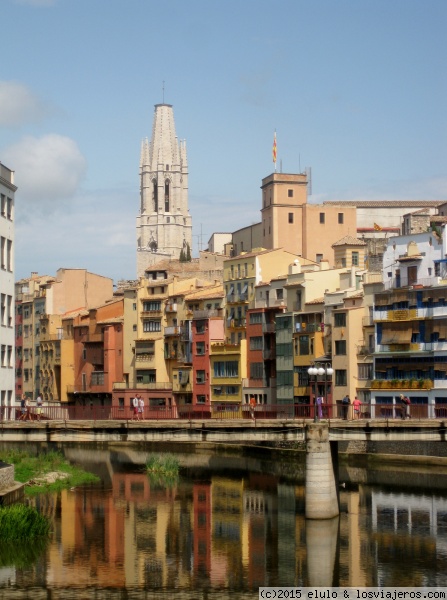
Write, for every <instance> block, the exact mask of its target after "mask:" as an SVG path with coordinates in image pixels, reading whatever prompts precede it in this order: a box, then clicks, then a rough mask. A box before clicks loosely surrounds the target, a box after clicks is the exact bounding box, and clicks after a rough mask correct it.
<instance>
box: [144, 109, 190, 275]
mask: <svg viewBox="0 0 447 600" xmlns="http://www.w3.org/2000/svg"><path fill="white" fill-rule="evenodd" d="M191 240H192V219H191V216H190V214H189V210H188V160H187V156H186V141H185V140H180V141H179V140H178V139H177V136H176V133H175V124H174V111H173V109H172V105H171V104H156V105H155V111H154V120H153V125H152V137H151V141H150V142H149V141H148V139H147V138H146V139H144V140H143V142H142V145H141V158H140V212H139V215H138V216H137V276H138V278H140V277H141V276H143V275H144V271H145V269H146V268H147V267H150V266H152V265H154V264H155V263H157V262H159V261H160V260H162V259H167V258H168V259H169V258H175V259H178V258H180V255H181V254H182V251H183V255H184V256H187V255H188V253H189V255H190V253H191Z"/></svg>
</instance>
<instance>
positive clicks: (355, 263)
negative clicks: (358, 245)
mask: <svg viewBox="0 0 447 600" xmlns="http://www.w3.org/2000/svg"><path fill="white" fill-rule="evenodd" d="M351 257H352V264H353V266H354V267H358V264H359V253H358V252H353V253H352V255H351Z"/></svg>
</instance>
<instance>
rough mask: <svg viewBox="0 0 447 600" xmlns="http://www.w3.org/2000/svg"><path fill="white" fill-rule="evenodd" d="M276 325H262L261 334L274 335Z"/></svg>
mask: <svg viewBox="0 0 447 600" xmlns="http://www.w3.org/2000/svg"><path fill="white" fill-rule="evenodd" d="M275 329H276V325H275V323H263V324H262V333H275Z"/></svg>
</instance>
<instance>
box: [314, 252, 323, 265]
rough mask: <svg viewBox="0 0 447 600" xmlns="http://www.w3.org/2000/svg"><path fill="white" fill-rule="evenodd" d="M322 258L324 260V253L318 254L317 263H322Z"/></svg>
mask: <svg viewBox="0 0 447 600" xmlns="http://www.w3.org/2000/svg"><path fill="white" fill-rule="evenodd" d="M322 260H323V255H322V254H317V255H316V256H315V262H316V263H321V261H322Z"/></svg>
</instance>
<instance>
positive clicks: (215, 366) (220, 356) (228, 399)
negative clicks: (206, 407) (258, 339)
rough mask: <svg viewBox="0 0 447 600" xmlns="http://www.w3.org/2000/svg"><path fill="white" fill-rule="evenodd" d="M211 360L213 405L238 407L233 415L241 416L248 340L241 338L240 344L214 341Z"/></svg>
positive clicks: (211, 347)
mask: <svg viewBox="0 0 447 600" xmlns="http://www.w3.org/2000/svg"><path fill="white" fill-rule="evenodd" d="M210 362H211V369H210V379H211V406H212V407H216V405H221V406H224V405H226V406H227V407H228V406H231V407H232V408H234V409H237V410H235V411H234V414H233V413H232V415H231V416H234V417H240V416H241V414H240V405H241V404H242V380H243V379H244V378H246V377H247V344H246V340H241V341H240V342H239V344H228V343H224V342H215V343H212V344H211V345H210ZM224 410H226V408H224ZM213 412H216V411H213Z"/></svg>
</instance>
